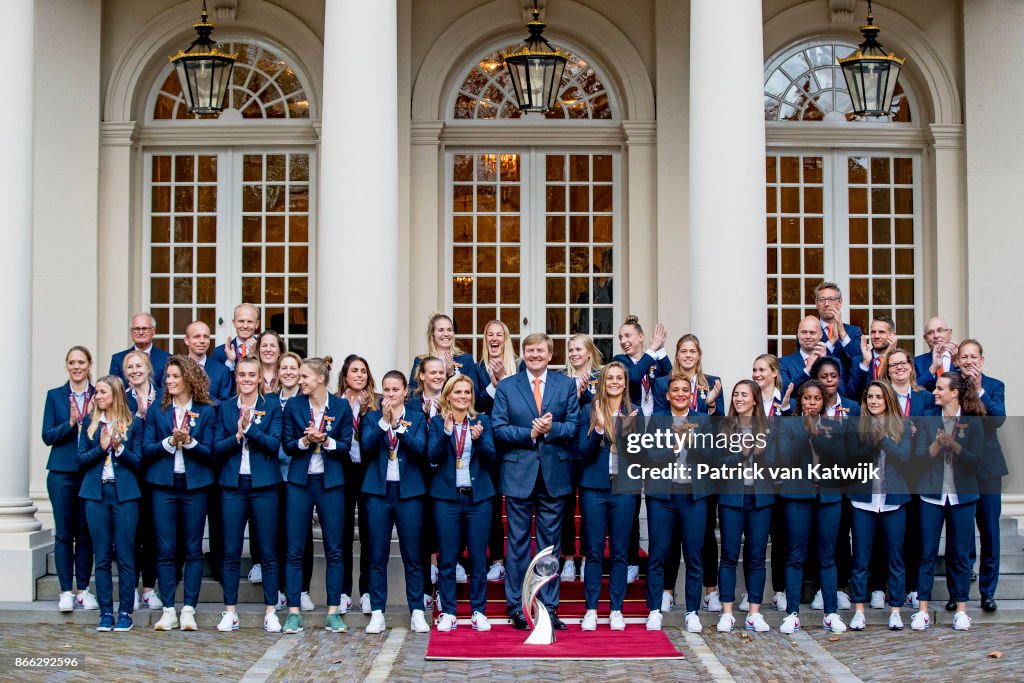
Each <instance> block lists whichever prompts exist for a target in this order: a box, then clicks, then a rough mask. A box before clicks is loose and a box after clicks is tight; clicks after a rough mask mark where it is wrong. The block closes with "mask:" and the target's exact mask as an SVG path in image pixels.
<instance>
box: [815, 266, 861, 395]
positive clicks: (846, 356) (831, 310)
mask: <svg viewBox="0 0 1024 683" xmlns="http://www.w3.org/2000/svg"><path fill="white" fill-rule="evenodd" d="M814 305H815V306H816V307H817V309H818V320H820V321H821V341H822V342H823V343H824V344H825V347H826V348H827V349H828V355H830V356H832V357H833V358H835V359H837V360H838V361H839V364H840V365H841V366H842V369H843V377H842V381H843V382H845V381H846V380H847V379H848V378H849V377H850V366H851V365H852V364H853V361H854V360H855V359H856V358H857V356H858V355H859V354H860V338H861V330H860V328H859V327H857V326H856V325H851V324H850V323H844V322H843V292H842V290H840V289H839V285H837V284H836V283H834V282H819V283H818V286H817V287H815V288H814Z"/></svg>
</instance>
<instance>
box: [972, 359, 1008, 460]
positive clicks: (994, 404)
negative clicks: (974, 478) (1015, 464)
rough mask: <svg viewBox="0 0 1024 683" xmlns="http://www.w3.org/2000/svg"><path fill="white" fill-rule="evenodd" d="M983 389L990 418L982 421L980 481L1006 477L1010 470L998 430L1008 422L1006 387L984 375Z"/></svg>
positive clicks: (982, 380) (982, 379)
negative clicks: (982, 439) (1000, 443)
mask: <svg viewBox="0 0 1024 683" xmlns="http://www.w3.org/2000/svg"><path fill="white" fill-rule="evenodd" d="M981 388H982V390H984V392H985V393H984V394H982V395H981V402H982V403H983V404H984V405H985V411H986V412H987V413H988V417H986V418H985V419H984V420H982V423H983V424H984V425H985V451H984V453H983V454H982V457H981V462H980V463H978V472H977V475H978V479H995V478H998V477H1005V476H1006V475H1008V474H1009V473H1010V470H1009V468H1007V466H1006V457H1005V456H1004V455H1003V447H1002V446H1000V445H999V436H998V435H997V434H996V430H997V429H999V428H1000V427H1002V426H1003V423H1004V422H1006V386H1005V385H1004V384H1003V383H1002V382H1001V381H999V380H998V379H996V378H995V377H989V376H988V375H985V374H982V376H981Z"/></svg>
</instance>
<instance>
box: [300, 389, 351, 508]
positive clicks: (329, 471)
mask: <svg viewBox="0 0 1024 683" xmlns="http://www.w3.org/2000/svg"><path fill="white" fill-rule="evenodd" d="M323 419H324V421H325V422H326V424H324V428H325V430H324V431H325V432H326V433H327V436H329V437H330V438H332V439H334V442H335V443H334V446H335V447H334V448H333V449H329V448H327V442H326V441H325V442H324V443H323V444H322V445H321V448H320V455H321V456H323V461H324V488H325V489H332V488H334V487H336V486H341V485H342V484H344V483H345V472H344V465H343V462H344V461H345V460H348V459H349V458H350V456H349V451H350V450H352V433H353V429H352V407H351V406H350V405H349V403H348V401H347V400H346V399H344V398H340V397H338V396H335V395H334V394H327V408H326V410H325V411H324V417H323ZM311 421H312V418H311V417H310V406H309V397H308V396H304V395H302V394H301V393H300V394H298V395H297V396H293V397H291V398H290V399H288V403H287V404H285V408H284V415H283V417H282V422H283V427H282V435H281V445H282V446H284V452H285V454H287V455H288V456H290V457H291V459H292V462H291V465H290V466H289V467H288V481H289V482H291V483H292V484H298V485H299V486H305V485H306V476H307V474H308V472H309V461H310V459H311V458H312V456H313V453H314V452H315V451H316V447H315V446H314V445H313V444H310V447H309V448H306V449H302V448H299V441H301V440H302V437H303V436H305V434H306V427H308V426H309V423H310V422H311ZM317 426H318V427H319V426H320V425H317ZM364 457H365V456H364Z"/></svg>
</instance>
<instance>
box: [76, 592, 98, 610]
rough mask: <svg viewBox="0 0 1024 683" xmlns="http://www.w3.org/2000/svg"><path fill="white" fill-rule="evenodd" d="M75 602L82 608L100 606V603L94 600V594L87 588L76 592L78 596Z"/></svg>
mask: <svg viewBox="0 0 1024 683" xmlns="http://www.w3.org/2000/svg"><path fill="white" fill-rule="evenodd" d="M75 602H77V603H78V606H79V607H81V608H82V609H99V608H100V603H99V602H97V601H96V596H95V595H93V594H92V593H90V592H89V589H88V588H87V589H85V590H84V591H82V592H81V593H79V594H78V597H77V598H75Z"/></svg>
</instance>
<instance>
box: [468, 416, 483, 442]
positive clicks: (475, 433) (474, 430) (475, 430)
mask: <svg viewBox="0 0 1024 683" xmlns="http://www.w3.org/2000/svg"><path fill="white" fill-rule="evenodd" d="M483 433H484V426H483V425H482V424H480V421H479V420H477V421H476V423H474V424H473V426H472V427H470V428H469V434H470V436H471V437H473V441H476V440H477V439H479V438H480V435H481V434H483Z"/></svg>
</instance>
